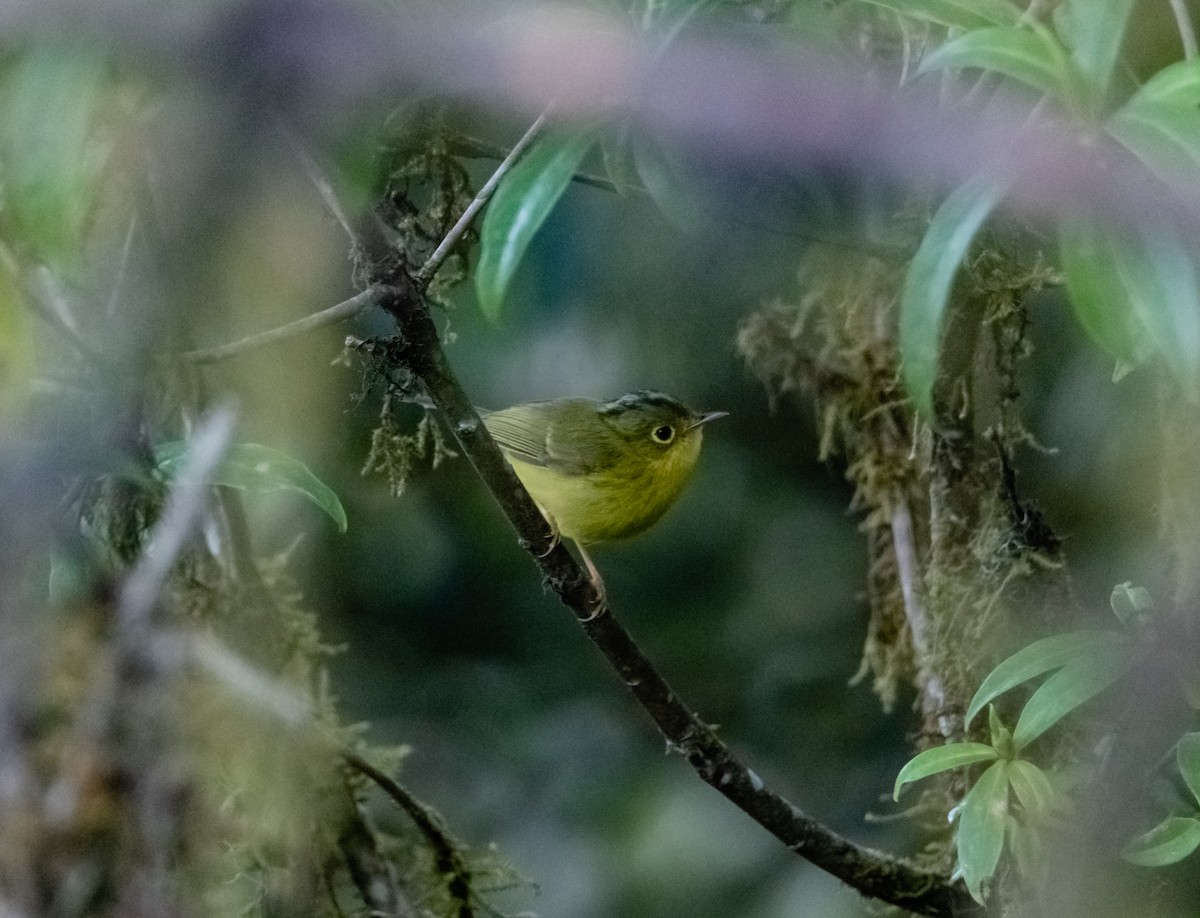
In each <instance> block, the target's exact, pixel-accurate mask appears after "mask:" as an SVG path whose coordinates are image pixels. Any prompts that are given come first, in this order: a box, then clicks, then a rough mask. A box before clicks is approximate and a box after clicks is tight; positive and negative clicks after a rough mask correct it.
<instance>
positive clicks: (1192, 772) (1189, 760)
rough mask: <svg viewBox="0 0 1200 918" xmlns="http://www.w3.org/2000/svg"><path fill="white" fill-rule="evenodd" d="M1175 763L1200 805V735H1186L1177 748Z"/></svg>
mask: <svg viewBox="0 0 1200 918" xmlns="http://www.w3.org/2000/svg"><path fill="white" fill-rule="evenodd" d="M1175 761H1176V762H1177V763H1178V764H1179V773H1180V774H1181V775H1183V780H1184V783H1186V784H1187V786H1188V790H1190V791H1191V792H1192V796H1193V797H1195V798H1196V802H1197V803H1200V733H1185V734H1184V735H1183V737H1182V738H1181V739H1180V740H1179V745H1178V746H1176V747H1175Z"/></svg>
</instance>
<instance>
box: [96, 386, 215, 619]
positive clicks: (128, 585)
mask: <svg viewBox="0 0 1200 918" xmlns="http://www.w3.org/2000/svg"><path fill="white" fill-rule="evenodd" d="M233 424H234V412H233V411H232V410H231V409H229V408H218V409H217V410H216V411H214V412H212V414H210V415H209V416H208V417H207V418H205V419H203V420H202V421H201V422H200V423H199V424H198V425H196V431H195V434H194V435H193V436H192V438H191V443H190V448H189V450H188V460H187V464H186V465H185V466H184V468H183V471H182V472H181V473H180V475H179V477H178V478H176V480H175V486H174V487H173V488H172V489H171V493H170V494H169V495H168V496H167V503H166V506H165V507H164V508H163V512H162V516H161V517H159V520H158V522H157V523H156V524H155V526H154V529H153V530H152V531H151V534H150V540H149V542H148V543H147V546H148V547H147V549H146V550H145V551H143V552H142V557H141V560H139V561H138V564H137V566H136V567H135V568H134V569H133V570H132V571H131V572H130V574H129V577H128V578H127V579H126V580H125V583H124V584H123V585H122V587H121V593H120V598H119V600H118V603H117V608H118V610H119V614H120V618H119V626H120V632H121V634H122V635H123V636H124V637H125V639H126V640H127V641H133V642H137V641H139V640H140V639H141V637H142V636H143V635H144V633H145V631H146V629H147V628H148V627H149V625H150V624H151V621H152V618H153V613H154V609H155V607H156V606H157V604H158V597H159V594H160V593H161V592H162V588H163V584H164V583H166V580H167V577H168V576H169V575H170V573H171V569H172V568H173V567H174V566H175V561H176V559H177V558H178V557H179V553H180V552H181V551H183V548H184V546H185V545H186V544H187V540H188V539H189V538H190V537H191V535H192V533H193V532H194V531H195V530H196V529H197V527H198V526H199V525H200V515H201V513H202V511H203V510H204V502H205V496H206V494H207V491H208V483H209V481H210V480H211V478H212V475H213V472H214V471H215V469H216V467H217V463H218V462H220V461H221V457H222V456H223V455H224V454H225V449H226V447H228V445H229V440H230V438H231V437H232V436H233Z"/></svg>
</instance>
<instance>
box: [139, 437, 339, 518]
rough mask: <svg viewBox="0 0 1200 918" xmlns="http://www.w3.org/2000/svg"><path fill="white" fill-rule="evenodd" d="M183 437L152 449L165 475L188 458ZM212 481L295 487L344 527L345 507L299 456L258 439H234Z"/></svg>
mask: <svg viewBox="0 0 1200 918" xmlns="http://www.w3.org/2000/svg"><path fill="white" fill-rule="evenodd" d="M187 456H188V444H187V443H186V442H185V441H179V440H177V441H172V442H170V443H164V444H162V445H161V446H159V447H158V448H157V449H155V451H154V459H155V463H156V464H157V465H158V468H159V470H160V471H161V472H162V473H163V475H165V476H166V477H168V478H174V477H175V475H177V474H178V473H179V471H180V469H181V468H182V467H183V466H184V464H185V463H186V462H187ZM213 484H218V485H224V486H226V487H229V488H237V489H239V490H242V491H248V492H250V493H252V494H270V493H272V492H275V491H295V492H296V493H298V494H301V495H303V496H304V497H306V498H308V499H309V500H310V501H312V502H313V503H314V504H316V505H317V507H319V508H320V509H321V510H322V511H324V512H325V513H326V514H327V515H328V516H329V518H330V519H332V520H333V521H334V522H335V523H337V527H338V531H339V532H345V531H346V525H347V521H346V511H345V509H344V508H343V507H342V502H341V501H340V500H338V496H337V495H336V494H335V493H334V492H333V491H332V490H331V489H330V488H329V487H328V486H327V485H326V484H325V483H324V482H322V481H321V480H320V479H319V478H317V476H316V475H314V474H313V473H312V472H311V471H309V469H308V466H306V465H305V464H304V463H303V462H301V461H300V460H299V459H294V458H292V457H291V456H289V455H287V454H286V453H281V452H279V450H277V449H271V448H270V447H269V446H262V445H260V444H258V443H237V444H235V445H233V446H231V447H230V448H229V452H228V453H226V454H225V458H224V459H223V460H222V461H221V464H220V465H219V466H218V467H217V471H216V472H215V474H214V475H213Z"/></svg>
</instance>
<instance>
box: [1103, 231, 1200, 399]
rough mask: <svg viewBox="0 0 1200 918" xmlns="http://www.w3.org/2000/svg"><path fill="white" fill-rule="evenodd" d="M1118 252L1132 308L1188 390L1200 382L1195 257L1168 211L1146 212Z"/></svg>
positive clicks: (1199, 290)
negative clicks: (1152, 213) (1164, 212)
mask: <svg viewBox="0 0 1200 918" xmlns="http://www.w3.org/2000/svg"><path fill="white" fill-rule="evenodd" d="M1123 242H1124V244H1122V245H1120V246H1117V247H1116V249H1115V250H1114V256H1115V259H1116V261H1115V263H1116V268H1117V274H1118V275H1119V276H1120V278H1121V283H1122V284H1123V285H1124V287H1125V290H1126V292H1127V294H1128V295H1129V300H1130V303H1131V304H1132V306H1133V311H1134V312H1135V313H1136V315H1137V317H1138V319H1139V320H1140V322H1141V324H1142V326H1143V327H1144V328H1145V329H1146V331H1147V333H1148V335H1149V339H1150V341H1151V342H1152V343H1153V344H1154V346H1155V348H1156V349H1157V350H1158V352H1159V353H1160V354H1162V356H1163V358H1164V359H1165V361H1166V364H1167V367H1168V368H1169V369H1170V370H1171V372H1172V373H1174V375H1175V376H1176V378H1177V379H1178V380H1179V381H1180V382H1181V383H1182V384H1183V385H1184V386H1185V387H1186V388H1187V389H1189V390H1191V391H1194V390H1195V387H1196V386H1197V384H1198V383H1200V280H1198V279H1197V274H1196V263H1195V255H1194V253H1193V251H1192V249H1191V247H1190V246H1189V245H1188V244H1185V243H1184V241H1183V238H1182V236H1181V233H1180V232H1179V231H1178V230H1177V229H1176V228H1175V227H1174V226H1173V225H1172V223H1171V221H1170V219H1169V218H1167V217H1166V216H1165V215H1156V216H1154V217H1151V216H1150V215H1145V216H1144V219H1143V220H1142V222H1141V223H1140V224H1139V225H1138V226H1136V227H1134V228H1133V230H1132V231H1131V232H1130V233H1128V234H1127V235H1126V236H1125V237H1123Z"/></svg>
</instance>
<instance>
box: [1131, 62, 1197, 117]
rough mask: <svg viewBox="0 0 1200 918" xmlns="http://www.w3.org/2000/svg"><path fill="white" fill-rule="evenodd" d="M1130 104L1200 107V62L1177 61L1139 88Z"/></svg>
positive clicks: (1185, 107) (1186, 107)
mask: <svg viewBox="0 0 1200 918" xmlns="http://www.w3.org/2000/svg"><path fill="white" fill-rule="evenodd" d="M1129 104H1131V105H1135V106H1141V105H1149V106H1154V107H1158V106H1169V107H1176V108H1184V109H1194V108H1196V106H1198V105H1200V60H1191V61H1177V62H1175V63H1174V64H1171V65H1170V66H1168V67H1164V68H1163V69H1162V70H1160V71H1158V73H1156V74H1154V76H1152V77H1150V79H1148V80H1147V81H1146V82H1145V83H1143V84H1142V85H1141V86H1140V87H1139V88H1138V90H1137V92H1135V93H1134V94H1133V95H1132V96H1131V97H1130V99H1129Z"/></svg>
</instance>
